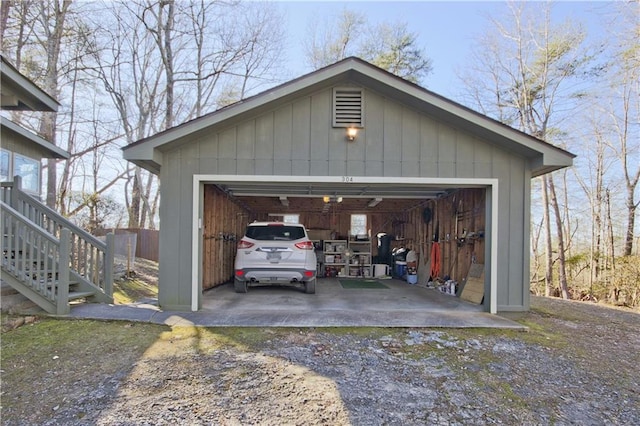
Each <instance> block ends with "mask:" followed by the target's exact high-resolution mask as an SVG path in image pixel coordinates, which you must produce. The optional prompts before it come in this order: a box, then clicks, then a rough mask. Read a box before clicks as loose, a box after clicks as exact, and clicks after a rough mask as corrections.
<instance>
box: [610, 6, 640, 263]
mask: <svg viewBox="0 0 640 426" xmlns="http://www.w3.org/2000/svg"><path fill="white" fill-rule="evenodd" d="M619 7H620V8H621V11H620V18H621V19H619V24H618V26H617V27H616V28H618V30H620V29H622V30H623V31H622V32H620V33H618V34H616V40H617V43H616V46H617V48H616V49H615V55H614V57H613V59H614V60H613V62H612V67H611V71H612V72H611V78H612V80H611V86H612V87H613V90H614V92H615V94H616V96H615V98H614V99H613V101H612V105H611V107H610V109H609V115H610V120H611V123H612V133H613V135H614V139H615V141H613V142H612V143H611V145H610V146H611V148H612V149H613V151H614V152H615V153H616V156H617V157H618V160H619V161H620V165H621V169H622V174H623V176H624V185H625V207H626V209H627V212H626V214H627V220H626V231H625V235H624V248H623V255H624V256H630V255H631V254H632V252H633V242H634V239H635V220H636V216H637V210H638V206H640V197H639V199H638V200H636V192H637V188H638V183H639V182H640V128H639V127H638V123H640V83H639V82H640V41H639V40H640V2H638V1H634V2H627V3H625V4H620V5H619Z"/></svg>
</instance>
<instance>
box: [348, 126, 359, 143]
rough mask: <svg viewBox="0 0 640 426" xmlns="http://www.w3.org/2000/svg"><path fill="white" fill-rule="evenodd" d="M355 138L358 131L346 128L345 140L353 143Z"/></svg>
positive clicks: (353, 128)
mask: <svg viewBox="0 0 640 426" xmlns="http://www.w3.org/2000/svg"><path fill="white" fill-rule="evenodd" d="M356 136H358V129H357V128H355V127H348V128H347V140H348V141H354V140H355V139H356Z"/></svg>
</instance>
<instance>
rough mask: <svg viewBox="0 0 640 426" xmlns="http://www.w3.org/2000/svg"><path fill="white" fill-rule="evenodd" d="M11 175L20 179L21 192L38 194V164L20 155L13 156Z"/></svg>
mask: <svg viewBox="0 0 640 426" xmlns="http://www.w3.org/2000/svg"><path fill="white" fill-rule="evenodd" d="M13 174H14V175H18V176H20V177H21V178H22V190H23V191H26V192H31V193H34V194H40V162H39V161H37V160H34V159H32V158H29V157H25V156H23V155H20V154H14V155H13Z"/></svg>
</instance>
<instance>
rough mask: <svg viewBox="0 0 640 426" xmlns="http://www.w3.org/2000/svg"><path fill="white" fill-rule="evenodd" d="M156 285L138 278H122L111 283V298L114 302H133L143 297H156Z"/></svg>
mask: <svg viewBox="0 0 640 426" xmlns="http://www.w3.org/2000/svg"><path fill="white" fill-rule="evenodd" d="M157 297H158V287H157V286H155V285H152V284H148V283H146V282H144V281H141V280H139V279H135V278H134V279H123V280H119V281H116V282H114V283H113V300H114V302H115V303H116V304H120V305H123V304H127V303H135V302H137V301H139V300H141V299H145V298H157Z"/></svg>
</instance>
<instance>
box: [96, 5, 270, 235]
mask: <svg viewBox="0 0 640 426" xmlns="http://www.w3.org/2000/svg"><path fill="white" fill-rule="evenodd" d="M108 6H109V7H108V8H107V10H108V12H110V13H109V14H108V16H107V17H106V18H105V17H101V19H100V20H99V21H97V20H96V21H94V23H93V25H94V29H95V40H96V41H95V44H96V46H98V47H97V48H96V50H95V54H94V57H93V61H94V62H95V64H96V65H95V66H93V67H92V68H91V72H92V73H94V74H95V75H96V76H97V77H98V79H99V80H100V81H102V82H103V84H104V88H105V91H106V93H107V94H108V95H109V96H110V97H111V100H112V102H113V105H114V106H115V109H116V111H117V114H118V118H119V121H120V122H121V125H122V129H123V132H122V133H123V134H124V142H125V143H126V144H130V143H133V142H135V141H137V140H140V139H142V138H144V137H147V136H150V135H152V134H154V133H157V132H159V131H162V130H165V129H167V128H170V127H172V126H173V125H175V123H178V122H180V121H183V120H186V119H190V118H193V117H194V116H197V115H201V114H203V113H205V112H208V111H211V110H213V109H215V108H216V106H217V102H215V101H213V102H212V100H213V99H215V97H216V96H217V95H220V94H221V93H226V92H224V91H223V90H222V89H223V88H228V87H232V86H235V87H239V90H238V91H237V92H236V93H237V97H235V98H234V99H233V101H237V100H239V99H240V98H241V97H242V96H245V95H246V94H247V93H248V90H249V88H250V82H252V81H254V80H257V78H258V77H259V76H261V75H266V74H268V71H269V70H270V69H271V68H273V67H274V66H275V65H277V64H278V61H277V58H278V54H279V52H280V51H281V49H279V48H278V42H279V39H278V38H277V35H278V34H281V33H280V32H279V31H274V30H273V28H277V27H281V25H280V26H279V25H276V22H275V20H276V19H277V18H278V17H277V15H275V14H273V13H271V12H270V10H271V9H269V7H264V6H262V5H258V4H244V3H233V2H231V3H230V2H209V1H203V0H200V1H192V2H175V1H173V0H162V1H155V0H139V1H132V2H127V3H126V4H122V3H115V4H110V5H108ZM125 189H126V191H125V194H127V199H126V205H127V210H128V211H129V226H130V227H144V226H150V227H152V226H153V224H154V223H155V218H154V216H155V214H156V211H157V203H158V183H157V178H156V177H155V176H154V175H152V174H150V173H147V172H146V171H144V170H142V169H141V168H139V167H133V166H132V167H130V168H129V170H128V172H127V173H126V183H125Z"/></svg>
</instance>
